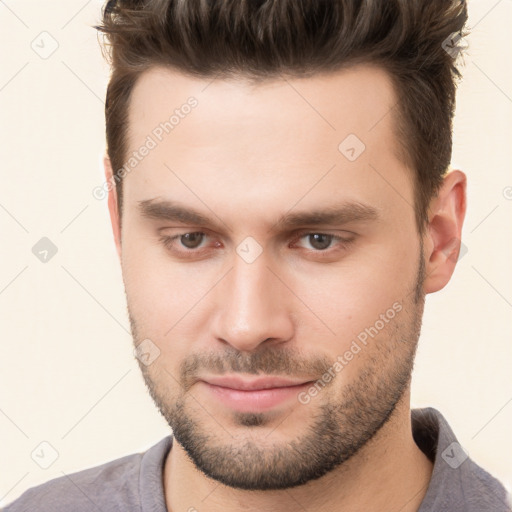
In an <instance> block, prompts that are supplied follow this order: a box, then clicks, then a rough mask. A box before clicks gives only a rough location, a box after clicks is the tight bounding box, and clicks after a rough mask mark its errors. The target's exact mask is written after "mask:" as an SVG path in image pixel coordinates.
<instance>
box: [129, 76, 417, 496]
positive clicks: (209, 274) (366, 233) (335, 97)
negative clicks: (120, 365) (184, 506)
mask: <svg viewBox="0 0 512 512" xmlns="http://www.w3.org/2000/svg"><path fill="white" fill-rule="evenodd" d="M190 97H193V98H195V101H196V102H197V104H195V106H194V107H192V108H182V106H183V105H184V104H186V102H187V99H188V98H190ZM395 103H396V98H395V95H394V92H393V89H392V86H391V83H390V80H389V78H388V76H387V75H386V74H385V73H384V72H383V71H382V70H379V69H376V68H372V67H357V68H351V69H348V70H345V71H341V72H339V73H336V74H332V75H329V76H317V77H314V78H308V79H302V80H299V79H293V80H290V79H288V80H287V81H285V80H275V81H273V82H266V83H264V84H261V85H257V86H250V85H248V84H247V83H245V82H243V81H222V80H213V81H211V80H199V79H192V78H189V77H185V76H183V75H181V74H178V73H175V72H171V71H169V70H162V69H153V70H151V71H149V72H147V73H146V74H144V75H143V76H142V77H141V79H140V81H139V82H138V83H137V85H136V87H135V89H134V92H133V96H132V99H131V104H130V112H129V130H130V133H129V153H130V154H131V152H132V151H137V150H138V149H139V148H140V147H141V146H142V145H144V144H147V141H148V136H150V137H151V139H152V140H153V141H154V142H156V144H152V143H150V144H149V145H150V146H152V147H151V149H150V151H149V153H148V154H147V156H145V157H144V158H143V159H142V160H141V161H140V162H139V163H138V164H137V166H136V168H134V169H133V170H132V171H131V172H130V173H129V174H128V175H127V176H126V177H125V179H124V181H123V192H124V204H123V217H122V226H123V227H122V270H123V278H124V283H125V288H126V294H127V301H128V309H129V314H130V321H131V325H132V332H133V337H134V341H135V343H136V344H137V345H138V344H139V343H141V342H143V340H146V341H144V345H143V346H144V347H146V349H147V348H149V352H150V353H153V354H157V353H158V351H157V350H156V349H155V347H154V346H153V344H154V345H155V346H156V347H158V350H159V351H160V353H159V355H158V357H157V358H156V359H154V361H152V356H151V355H150V356H149V359H147V360H144V359H143V358H141V359H142V362H140V363H139V364H140V367H141V369H142V372H143V375H144V378H145V381H146V384H147V386H148V388H149V390H150V393H151V395H152V397H153V399H154V401H155V403H156V404H157V406H158V408H159V410H160V411H161V413H162V414H163V416H164V417H165V418H166V420H167V421H168V423H169V425H170V426H171V427H172V429H173V432H174V436H175V439H176V441H177V442H178V443H180V445H181V446H182V447H183V448H184V449H185V451H186V452H187V453H188V455H189V456H190V458H191V459H192V460H193V461H194V463H195V464H196V465H197V467H198V468H199V469H200V470H202V471H203V472H204V473H205V474H207V475H208V476H210V477H212V478H215V479H217V480H219V481H221V482H222V483H224V484H226V485H230V486H233V487H239V488H245V489H280V488H287V487H292V486H295V485H299V484H301V483H304V482H307V481H308V480H311V479H314V478H318V477H320V476H322V475H324V474H325V473H326V472H328V471H330V470H332V469H333V468H335V467H337V466H339V465H340V464H341V463H342V462H343V461H345V460H347V459H349V458H350V457H351V456H353V455H354V454H356V453H357V451H358V450H359V449H360V448H361V447H362V446H364V445H365V443H366V442H367V441H368V440H369V439H371V438H372V436H373V435H374V434H375V433H376V432H377V431H378V430H379V429H380V427H381V426H382V425H384V424H385V423H386V421H387V420H388V419H389V417H390V415H391V414H392V413H393V411H394V410H395V406H396V404H397V402H399V400H400V398H402V397H403V396H404V392H405V391H406V390H407V388H408V383H409V378H410V373H411V369H412V362H413V357H414V351H415V347H416V343H417V340H418V337H419V333H420V325H421V317H422V312H423V303H424V293H423V290H422V278H423V273H424V265H423V259H422V253H421V244H420V239H419V237H418V235H417V231H416V225H415V216H414V210H413V204H414V198H413V179H412V172H411V171H410V170H409V169H407V168H406V167H405V166H404V164H403V163H401V161H399V159H398V158H397V156H396V153H397V149H398V145H397V141H396V137H395V135H394V133H393V117H392V112H391V109H392V107H393V106H394V104H395ZM176 109H178V112H177V113H176V116H177V117H175V118H174V120H173V127H172V129H169V127H167V129H168V132H169V133H165V131H164V132H163V133H162V128H160V130H158V129H157V127H158V126H159V125H160V123H162V122H165V121H167V120H169V118H170V116H171V115H173V113H175V110H176ZM178 118H179V121H176V119H178ZM155 130H156V131H155ZM155 134H159V136H160V138H161V141H160V140H158V137H157V136H156V135H155ZM351 134H352V135H351ZM347 137H348V139H347ZM356 137H357V138H356ZM361 141H362V143H364V145H365V148H363V146H362V145H361ZM162 202H167V203H168V204H167V206H170V205H171V203H172V206H179V207H181V208H185V209H188V210H194V211H196V212H199V213H200V214H201V215H202V216H203V217H205V218H207V219H209V220H208V221H202V220H201V221H200V222H199V221H198V222H195V221H192V220H187V219H184V218H183V217H181V221H180V220H179V219H178V218H175V217H171V216H169V215H167V216H165V215H163V213H165V212H166V211H167V213H170V211H171V209H170V208H167V209H166V208H165V207H158V205H159V204H160V203H162ZM338 209H342V210H343V211H342V212H341V213H342V215H340V216H339V218H336V219H334V220H333V221H332V222H327V221H326V219H325V218H323V219H320V218H317V219H313V218H310V219H308V220H306V219H304V218H301V219H298V218H297V216H298V215H299V214H309V213H311V212H325V211H328V210H332V211H333V210H338ZM174 211H176V210H174ZM292 216H294V217H295V221H296V222H295V223H290V222H289V221H290V220H291V219H290V218H291V217H292ZM281 217H286V219H281ZM278 221H279V222H278ZM187 233H188V234H189V235H188V236H187V235H186V234H187ZM194 233H195V234H194ZM180 235H181V236H180ZM172 237H176V238H174V239H173V240H171V239H172ZM337 237H339V238H337ZM147 340H151V341H147ZM150 361H152V362H151V364H147V363H148V362H150ZM256 374H258V375H260V376H274V377H275V376H279V377H285V378H288V379H291V380H293V381H294V382H302V383H304V382H309V384H305V385H303V386H301V387H297V388H292V389H290V388H288V392H284V393H281V395H279V396H280V397H278V398H275V396H274V398H273V399H270V400H269V399H268V397H267V398H265V397H263V394H262V393H261V392H260V394H259V395H258V394H257V392H254V391H253V392H245V393H247V394H246V395H244V396H245V397H247V398H246V399H244V398H242V400H239V401H237V400H236V397H233V396H232V395H233V394H231V395H230V396H229V397H228V398H227V399H221V398H219V394H218V393H217V391H219V388H218V387H211V386H209V385H208V384H207V383H206V382H204V380H208V379H211V378H212V377H214V376H217V377H219V376H227V375H229V376H233V375H236V376H239V377H241V378H243V379H246V380H248V379H254V377H255V375H256ZM329 376H330V378H329ZM315 382H316V385H315ZM315 390H316V391H315ZM281 391H283V390H281ZM240 393H244V392H243V391H242V392H239V394H238V396H239V395H240ZM276 396H277V395H276ZM261 397H263V398H261Z"/></svg>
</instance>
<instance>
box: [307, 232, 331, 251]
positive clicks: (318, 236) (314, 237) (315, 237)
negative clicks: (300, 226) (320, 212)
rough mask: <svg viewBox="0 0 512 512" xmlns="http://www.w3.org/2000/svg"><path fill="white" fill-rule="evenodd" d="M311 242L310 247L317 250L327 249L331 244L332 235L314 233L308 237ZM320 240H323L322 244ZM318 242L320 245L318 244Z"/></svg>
mask: <svg viewBox="0 0 512 512" xmlns="http://www.w3.org/2000/svg"><path fill="white" fill-rule="evenodd" d="M309 237H310V239H311V240H314V242H312V243H311V245H312V246H313V247H314V248H315V249H318V250H324V249H327V248H328V247H329V245H330V243H331V238H332V235H324V234H322V233H314V234H311V235H309ZM322 239H324V242H323V243H322ZM318 242H320V243H318Z"/></svg>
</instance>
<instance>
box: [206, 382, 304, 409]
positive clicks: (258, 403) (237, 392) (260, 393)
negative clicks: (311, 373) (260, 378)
mask: <svg viewBox="0 0 512 512" xmlns="http://www.w3.org/2000/svg"><path fill="white" fill-rule="evenodd" d="M203 384H205V385H206V387H207V389H208V390H209V391H210V392H211V393H212V394H213V395H214V396H215V398H216V399H217V400H219V401H220V402H222V403H223V404H224V405H227V406H228V407H230V408H232V409H236V410H237V411H240V412H255V411H267V410H269V409H272V408H273V407H275V406H277V405H279V404H282V403H283V402H286V401H289V400H290V399H292V398H295V399H297V395H298V394H299V393H300V392H301V391H304V390H305V389H307V388H308V387H309V386H310V385H311V382H306V383H304V384H300V385H297V386H286V387H280V388H269V389H257V390H241V389H231V388H224V387H222V386H214V385H213V384H209V383H208V382H204V381H203Z"/></svg>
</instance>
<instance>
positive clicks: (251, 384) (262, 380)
mask: <svg viewBox="0 0 512 512" xmlns="http://www.w3.org/2000/svg"><path fill="white" fill-rule="evenodd" d="M201 380H203V381H204V382H206V383H208V384H211V385H212V386H220V387H223V388H229V389H235V390H239V391H257V390H262V389H272V388H285V387H292V386H300V385H303V384H306V383H307V382H311V381H308V380H304V379H301V380H298V379H289V378H284V377H257V378H254V379H243V378H241V377H238V376H222V377H208V378H203V379H201Z"/></svg>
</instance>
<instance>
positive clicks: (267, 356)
mask: <svg viewBox="0 0 512 512" xmlns="http://www.w3.org/2000/svg"><path fill="white" fill-rule="evenodd" d="M331 366H332V361H330V360H329V359H328V358H327V357H326V356H315V357H313V358H312V357H309V358H307V357H304V356H303V354H302V353H300V352H298V351H296V350H290V349H281V348H276V347H265V348H263V349H261V350H258V352H240V351H239V350H236V349H235V348H233V347H227V348H226V349H224V350H223V351H222V352H214V351H209V352H201V353H196V354H190V355H189V356H187V357H186V359H185V360H184V361H183V362H182V364H181V365H180V376H179V378H180V383H181V385H182V387H183V389H184V390H185V391H188V389H190V387H191V386H192V385H193V384H194V383H195V382H197V381H198V380H200V378H201V375H204V374H208V375H223V374H227V373H229V374H235V373H248V374H252V375H259V374H264V375H279V376H288V377H295V378H304V379H309V380H315V379H317V378H320V377H321V376H322V375H323V374H324V373H325V372H327V371H328V370H329V368H330V367H331Z"/></svg>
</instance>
